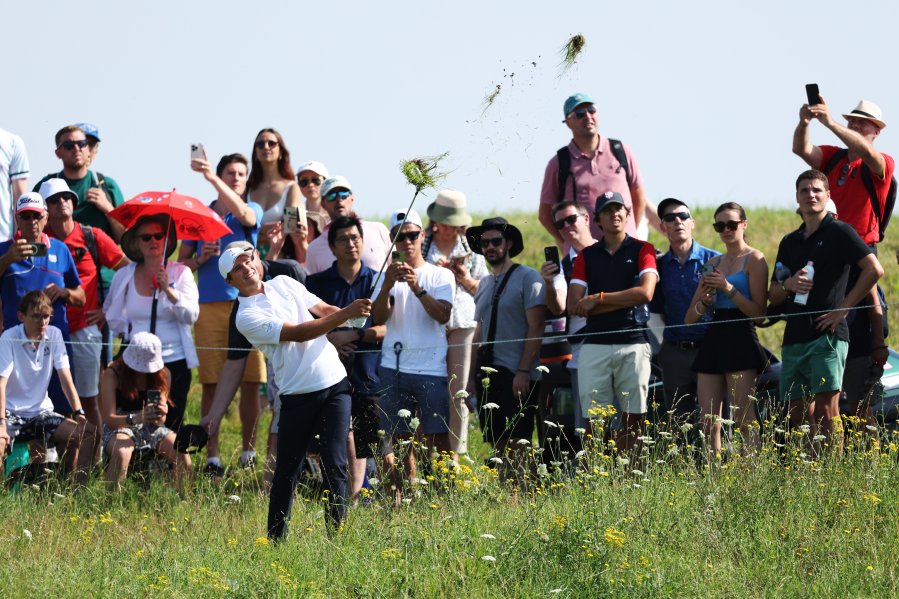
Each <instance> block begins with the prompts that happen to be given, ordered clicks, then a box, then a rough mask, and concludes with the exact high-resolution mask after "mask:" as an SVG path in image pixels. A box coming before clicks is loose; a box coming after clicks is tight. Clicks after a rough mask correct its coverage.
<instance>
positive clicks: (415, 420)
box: [409, 418, 421, 431]
mask: <svg viewBox="0 0 899 599" xmlns="http://www.w3.org/2000/svg"><path fill="white" fill-rule="evenodd" d="M419 424H421V421H420V420H419V419H418V418H413V419H412V420H410V421H409V429H410V430H413V431H414V430H415V429H417V428H418V425H419Z"/></svg>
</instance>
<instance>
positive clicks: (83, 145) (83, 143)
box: [57, 139, 88, 150]
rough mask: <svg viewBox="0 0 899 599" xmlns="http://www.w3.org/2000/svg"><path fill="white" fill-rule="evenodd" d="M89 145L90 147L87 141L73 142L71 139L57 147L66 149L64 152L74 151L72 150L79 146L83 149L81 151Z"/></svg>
mask: <svg viewBox="0 0 899 599" xmlns="http://www.w3.org/2000/svg"><path fill="white" fill-rule="evenodd" d="M87 145H88V144H87V140H84V139H79V140H76V141H72V140H71V139H67V140H66V141H64V142H62V143H61V144H59V146H57V147H60V148H62V149H64V150H72V149H74V148H75V146H78V147H79V148H81V149H82V150H83V149H84V148H86V147H87Z"/></svg>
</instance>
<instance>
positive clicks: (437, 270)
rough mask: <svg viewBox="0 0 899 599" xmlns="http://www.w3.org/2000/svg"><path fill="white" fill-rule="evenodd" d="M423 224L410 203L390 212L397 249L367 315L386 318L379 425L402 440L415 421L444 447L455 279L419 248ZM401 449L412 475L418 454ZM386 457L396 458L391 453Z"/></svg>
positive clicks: (431, 444) (399, 484)
mask: <svg viewBox="0 0 899 599" xmlns="http://www.w3.org/2000/svg"><path fill="white" fill-rule="evenodd" d="M423 228H424V227H423V226H422V223H421V217H420V216H418V213H417V212H415V210H410V211H409V212H408V214H407V213H406V211H405V210H403V211H400V212H394V213H393V214H392V215H391V217H390V234H391V235H393V236H394V238H395V239H396V252H395V254H394V257H393V261H392V262H391V263H390V266H388V267H387V270H386V271H385V272H384V274H383V276H381V277H380V279H379V280H378V278H377V277H376V280H377V281H378V282H377V285H376V287H375V291H374V294H373V297H374V298H375V301H374V303H373V304H372V309H371V316H372V322H373V323H374V324H375V325H382V324H386V325H387V333H386V335H385V337H384V343H383V349H382V351H381V362H380V369H379V371H378V372H379V374H380V376H381V386H382V388H383V389H384V392H383V394H382V396H381V407H382V413H381V428H382V429H384V430H385V431H386V432H387V435H388V437H390V438H392V439H393V440H394V441H396V440H397V439H403V440H406V439H410V438H411V437H413V436H414V435H415V432H416V429H417V428H418V425H417V424H414V422H415V420H418V421H420V423H421V432H422V433H423V434H424V436H425V438H426V444H427V445H428V447H430V448H434V449H436V451H438V452H444V451H445V452H447V453H449V452H450V450H451V449H450V443H449V427H448V424H449V409H450V408H449V390H448V383H447V374H446V373H447V370H446V350H447V342H446V327H445V325H446V323H447V322H449V318H450V313H451V312H452V308H453V294H454V293H455V290H456V278H455V276H454V275H453V273H452V271H451V270H450V269H448V268H442V267H439V266H434V265H433V264H430V263H429V262H427V261H425V259H424V257H423V256H422V255H421V242H422V241H423V240H424V231H423ZM365 240H366V243H367V242H368V233H365ZM378 268H379V269H380V265H379V267H378ZM376 272H377V270H376ZM401 414H403V415H401ZM404 415H405V416H404ZM395 447H396V446H395ZM404 451H405V455H404V456H403V458H404V461H405V474H406V476H407V477H408V478H409V480H411V479H413V478H415V457H414V455H413V452H412V447H411V446H406V447H405V449H404ZM387 461H388V464H390V465H391V466H392V465H393V461H392V456H387ZM392 476H393V477H394V481H393V482H394V484H395V485H396V488H397V489H398V490H399V489H402V480H401V479H400V478H399V476H398V474H397V473H396V470H393V469H392Z"/></svg>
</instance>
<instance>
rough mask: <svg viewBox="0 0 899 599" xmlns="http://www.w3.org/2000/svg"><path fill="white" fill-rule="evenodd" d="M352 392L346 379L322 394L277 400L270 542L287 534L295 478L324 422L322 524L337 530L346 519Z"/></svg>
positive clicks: (285, 396)
mask: <svg viewBox="0 0 899 599" xmlns="http://www.w3.org/2000/svg"><path fill="white" fill-rule="evenodd" d="M350 392H351V387H350V383H349V381H348V380H347V379H345V378H344V379H343V380H342V381H340V382H339V383H337V384H336V385H334V386H332V387H328V388H327V389H322V390H321V391H313V392H311V393H300V394H297V395H281V419H280V420H279V421H278V460H277V462H276V463H275V474H274V477H273V479H272V491H271V498H270V501H269V506H268V536H269V538H271V539H280V538H282V537H283V536H284V535H286V534H287V520H288V519H289V518H290V508H291V506H292V505H293V496H294V489H295V488H296V484H297V477H298V476H299V475H300V470H301V469H302V466H303V459H304V458H305V457H306V450H307V449H308V448H309V442H310V441H311V440H312V437H313V435H314V434H315V432H316V425H317V424H319V423H320V422H323V426H322V428H321V429H320V434H321V458H322V470H323V472H322V478H323V486H324V490H325V492H326V493H327V498H328V507H327V509H326V510H325V519H326V521H327V524H328V525H329V526H330V527H332V528H336V527H337V526H339V525H340V523H341V522H342V521H343V519H344V517H345V516H346V507H347V451H346V445H347V436H348V435H349V432H350V406H351V401H350Z"/></svg>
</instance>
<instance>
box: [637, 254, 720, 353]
mask: <svg viewBox="0 0 899 599" xmlns="http://www.w3.org/2000/svg"><path fill="white" fill-rule="evenodd" d="M720 255H721V253H720V252H716V251H715V250H712V249H709V248H707V247H704V246H702V245H700V244H699V242H698V241H696V240H695V239H694V240H693V247H692V248H690V255H689V256H688V257H687V260H686V261H685V262H684V263H683V264H681V263H680V261H678V259H677V256H675V255H674V253H673V252H672V251H671V249H670V248H669V249H668V251H667V252H665V254H664V255H662V256H661V257H659V259H658V269H659V284H658V285H656V291H655V295H653V297H652V304H650V309H651V310H652V311H653V312H655V313H656V314H661V315H662V316H664V317H665V332H664V337H665V339H666V340H668V341H673V342H675V343H677V342H680V341H701V340H702V339H703V337H705V333H706V329H707V328H708V327H707V326H706V325H704V324H701V325H694V326H683V324H684V316H686V314H687V310H690V309H692V307H693V306H692V305H691V304H690V300H692V299H693V294H694V293H696V288H697V287H699V281H700V279H702V265H703V264H705V263H706V262H708V261H709V260H711V259H712V258H714V257H715V256H720ZM711 319H712V311H711V310H708V311H706V313H705V314H704V315H703V317H702V321H703V322H708V321H709V320H711Z"/></svg>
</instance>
